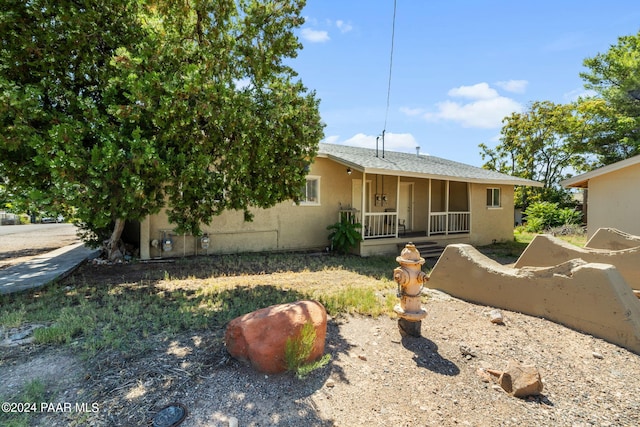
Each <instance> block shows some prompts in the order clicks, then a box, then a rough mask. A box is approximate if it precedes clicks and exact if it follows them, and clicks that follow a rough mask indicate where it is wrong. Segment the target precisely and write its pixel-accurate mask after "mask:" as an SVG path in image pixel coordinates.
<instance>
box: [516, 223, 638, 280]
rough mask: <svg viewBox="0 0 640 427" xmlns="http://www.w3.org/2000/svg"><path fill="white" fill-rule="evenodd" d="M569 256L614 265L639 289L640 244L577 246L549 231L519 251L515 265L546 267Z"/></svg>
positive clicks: (519, 266) (517, 266) (625, 278)
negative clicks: (623, 246) (623, 247)
mask: <svg viewBox="0 0 640 427" xmlns="http://www.w3.org/2000/svg"><path fill="white" fill-rule="evenodd" d="M572 259H583V260H585V261H586V262H595V263H603V264H611V265H614V266H615V267H616V268H617V269H618V271H619V272H620V274H621V275H622V277H623V278H624V280H625V281H626V283H627V284H628V285H629V286H630V287H631V288H632V289H636V290H638V289H640V247H635V248H630V249H622V250H608V249H592V248H580V247H578V246H575V245H572V244H570V243H567V242H565V241H564V240H561V239H558V238H556V237H553V236H551V235H549V234H539V235H537V236H536V237H534V238H533V240H532V241H531V243H529V245H528V246H527V247H526V249H525V250H524V252H522V254H521V255H520V258H518V260H517V261H516V263H515V264H514V267H515V268H522V267H549V266H553V265H558V264H561V263H563V262H567V261H569V260H572Z"/></svg>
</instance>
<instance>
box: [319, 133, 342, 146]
mask: <svg viewBox="0 0 640 427" xmlns="http://www.w3.org/2000/svg"><path fill="white" fill-rule="evenodd" d="M339 141H340V135H330V136H328V137H326V138H325V139H323V140H322V142H324V143H326V144H337V143H338V142H339Z"/></svg>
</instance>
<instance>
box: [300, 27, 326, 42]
mask: <svg viewBox="0 0 640 427" xmlns="http://www.w3.org/2000/svg"><path fill="white" fill-rule="evenodd" d="M300 34H301V35H302V38H304V39H305V40H307V41H309V42H311V43H324V42H327V41H329V33H328V32H326V31H322V30H313V29H311V28H303V29H302V30H301V31H300Z"/></svg>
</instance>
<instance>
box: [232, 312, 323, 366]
mask: <svg viewBox="0 0 640 427" xmlns="http://www.w3.org/2000/svg"><path fill="white" fill-rule="evenodd" d="M308 322H311V323H312V324H313V326H314V327H315V331H316V339H315V342H314V345H313V350H312V351H311V354H310V355H309V357H308V358H307V362H312V361H314V360H316V359H318V358H320V357H321V356H322V355H323V354H324V343H325V338H326V336H327V312H326V310H325V308H324V307H323V306H322V304H320V303H319V302H317V301H298V302H294V303H289V304H278V305H272V306H270V307H266V308H263V309H260V310H256V311H254V312H251V313H247V314H245V315H243V316H240V317H236V318H235V319H233V320H232V321H231V322H229V325H228V326H227V331H226V333H225V337H224V339H225V345H226V346H227V351H228V352H229V354H231V356H233V357H234V358H236V359H239V360H245V361H248V362H249V363H251V365H252V366H253V367H254V368H255V369H256V370H258V371H260V372H264V373H268V374H275V373H279V372H284V371H286V370H287V366H286V363H285V357H284V353H285V345H286V342H287V339H288V338H297V337H298V336H299V334H300V329H302V326H303V325H305V324H306V323H308Z"/></svg>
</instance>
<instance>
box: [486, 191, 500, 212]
mask: <svg viewBox="0 0 640 427" xmlns="http://www.w3.org/2000/svg"><path fill="white" fill-rule="evenodd" d="M501 206H502V205H501V204H500V189H499V188H487V207H488V208H499V207H501Z"/></svg>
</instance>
